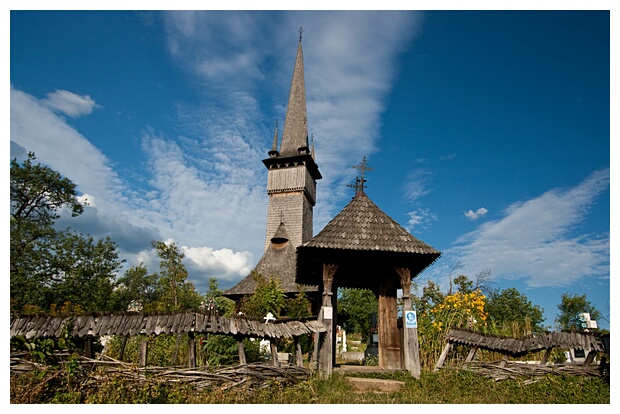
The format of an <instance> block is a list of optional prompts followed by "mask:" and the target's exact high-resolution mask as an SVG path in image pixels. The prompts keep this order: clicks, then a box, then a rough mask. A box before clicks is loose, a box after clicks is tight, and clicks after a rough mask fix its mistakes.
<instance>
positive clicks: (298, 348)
mask: <svg viewBox="0 0 620 414" xmlns="http://www.w3.org/2000/svg"><path fill="white" fill-rule="evenodd" d="M294 341H295V356H296V357H297V358H296V359H297V366H300V367H303V366H304V356H303V354H302V353H301V344H300V343H299V337H298V336H296V337H295V338H294Z"/></svg>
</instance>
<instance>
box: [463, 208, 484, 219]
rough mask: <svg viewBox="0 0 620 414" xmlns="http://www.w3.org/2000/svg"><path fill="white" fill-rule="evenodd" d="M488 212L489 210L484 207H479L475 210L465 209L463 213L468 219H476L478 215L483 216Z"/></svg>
mask: <svg viewBox="0 0 620 414" xmlns="http://www.w3.org/2000/svg"><path fill="white" fill-rule="evenodd" d="M488 212H489V210H487V209H486V208H484V207H480V208H479V209H478V210H476V211H473V210H469V211H466V212H465V213H464V214H465V217H467V218H468V219H470V220H476V219H478V218H480V217H482V216H484V215H485V214H487V213H488Z"/></svg>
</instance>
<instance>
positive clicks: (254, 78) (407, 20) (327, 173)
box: [164, 11, 420, 230]
mask: <svg viewBox="0 0 620 414" xmlns="http://www.w3.org/2000/svg"><path fill="white" fill-rule="evenodd" d="M164 16H165V17H164V22H165V26H166V32H167V34H168V37H167V38H168V46H169V50H170V53H171V54H172V55H173V56H174V57H175V59H178V60H179V62H180V63H181V64H182V65H183V66H186V67H189V68H191V70H192V71H193V73H194V75H195V76H198V77H201V78H202V82H204V83H205V88H204V89H205V94H208V95H209V96H213V94H215V93H217V94H218V99H219V102H220V103H219V107H209V108H208V111H207V112H208V113H209V118H210V119H211V120H213V119H231V118H232V119H234V123H235V124H236V123H244V124H247V125H252V124H253V125H255V132H256V134H255V135H254V136H257V137H259V138H260V143H258V142H256V143H254V146H255V147H261V152H259V153H258V154H255V155H256V156H257V157H258V158H256V159H259V158H260V157H264V156H265V155H266V151H267V150H268V147H269V145H270V144H271V139H272V136H273V128H274V125H275V121H276V120H280V122H283V121H284V117H285V111H286V102H287V99H288V92H289V88H290V81H291V76H292V69H293V62H294V59H295V48H296V41H297V36H298V34H297V31H298V29H299V26H303V30H304V32H303V51H304V64H305V78H306V99H307V109H308V127H309V133H310V134H312V135H313V136H314V139H315V148H316V158H317V162H318V164H319V168H320V170H321V173H322V175H323V177H324V178H323V180H321V181H320V182H319V183H318V186H317V193H318V194H317V201H319V202H318V203H317V206H316V209H315V215H314V216H315V228H316V229H317V230H320V229H321V228H322V227H323V226H324V225H325V224H326V223H327V222H328V221H329V220H330V219H331V217H333V214H334V213H335V209H336V208H338V206H339V205H340V204H341V203H342V202H343V200H346V199H347V196H348V195H350V194H349V192H348V190H347V187H346V184H349V183H350V182H352V181H353V179H354V177H355V171H354V170H352V169H351V168H350V166H351V165H353V164H355V163H357V162H359V160H360V159H361V158H362V156H363V155H366V156H367V157H369V158H370V157H371V155H372V154H373V153H374V152H375V151H376V150H377V147H376V142H377V140H378V137H379V128H380V126H381V125H380V116H381V114H382V112H383V111H384V110H385V105H386V99H387V95H388V93H389V92H390V90H391V88H392V85H393V81H394V77H395V73H394V70H395V66H394V65H392V64H389V62H393V61H394V59H395V58H396V57H397V56H398V53H399V52H400V51H401V50H402V49H403V48H404V47H405V46H406V45H407V44H408V43H409V42H410V41H411V40H412V39H413V37H414V36H415V34H416V33H417V31H418V30H419V27H420V21H419V20H420V15H419V14H417V13H413V12H402V11H401V12H372V13H369V12H362V11H349V12H321V11H317V12H307V11H304V12H297V11H287V12H234V13H229V12H206V13H205V12H169V13H166V14H165V15H164ZM265 27H269V28H270V30H269V31H265V30H264V28H265ZM219 96H221V98H220V97H219ZM259 101H260V104H259V103H258V102H259ZM184 111H185V113H186V114H189V113H190V112H192V111H193V109H192V108H189V107H186V108H184ZM200 111H203V112H205V110H204V108H203V109H200ZM216 115H219V116H216ZM189 116H193V115H189ZM220 125H221V127H222V129H224V130H225V129H226V126H225V125H224V123H223V122H222V123H220ZM228 125H230V123H229V124H228ZM214 131H215V129H214ZM215 136H218V134H216V135H215ZM253 155H254V154H253ZM232 165H233V166H235V165H236V164H232Z"/></svg>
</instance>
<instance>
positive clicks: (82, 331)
mask: <svg viewBox="0 0 620 414" xmlns="http://www.w3.org/2000/svg"><path fill="white" fill-rule="evenodd" d="M66 329H68V330H69V335H71V336H77V337H84V336H104V335H120V336H134V335H138V334H143V335H159V334H162V333H166V334H167V333H176V334H182V333H190V332H194V333H205V334H206V333H211V334H222V335H238V336H243V337H250V338H271V339H276V338H290V337H295V336H301V335H305V334H309V333H316V332H325V331H326V330H325V326H324V325H323V324H322V323H321V322H319V321H317V320H315V319H305V320H291V321H282V320H280V321H276V322H270V323H265V322H263V321H258V320H251V319H244V318H224V317H219V316H209V315H204V314H201V313H195V312H184V313H171V314H143V313H123V314H109V315H96V314H93V315H82V316H71V317H52V316H29V317H23V318H14V319H11V337H14V336H17V335H21V336H24V337H25V338H26V339H33V338H46V337H48V338H49V337H51V338H59V337H61V336H62V335H63V333H64V332H65V330H66Z"/></svg>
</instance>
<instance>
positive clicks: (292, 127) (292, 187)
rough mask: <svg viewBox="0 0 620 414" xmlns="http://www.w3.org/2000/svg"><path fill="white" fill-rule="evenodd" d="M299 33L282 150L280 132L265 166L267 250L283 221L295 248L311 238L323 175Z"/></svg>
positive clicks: (264, 161)
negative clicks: (311, 132) (312, 135)
mask: <svg viewBox="0 0 620 414" xmlns="http://www.w3.org/2000/svg"><path fill="white" fill-rule="evenodd" d="M301 33H302V29H300V35H299V44H298V45H297V56H296V58H295V67H294V68H293V79H292V81H291V90H290V92H289V98H288V106H287V108H286V118H285V120H284V130H283V132H282V139H281V142H280V148H279V150H278V129H277V127H276V132H275V134H274V137H273V144H272V147H271V150H270V151H269V152H268V154H269V158H267V159H264V160H263V164H265V166H266V167H267V169H268V170H269V171H268V173H267V194H268V195H269V206H268V212H267V231H266V234H265V250H267V248H268V247H269V246H270V243H271V237H272V236H273V234H274V233H275V232H276V230H277V229H278V226H279V225H280V223H281V221H282V220H284V222H285V223H286V226H287V231H288V234H289V236H290V240H291V243H292V245H293V246H294V247H297V246H299V245H300V244H301V243H303V242H304V241H306V240H308V239H310V238H311V237H312V235H313V234H312V221H313V220H312V210H313V207H314V205H315V204H316V180H320V179H321V178H322V177H321V173H320V172H319V167H318V166H317V164H316V162H315V159H314V151H313V150H312V149H311V148H310V146H309V143H308V119H307V114H306V86H305V81H304V58H303V51H302V47H301Z"/></svg>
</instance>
